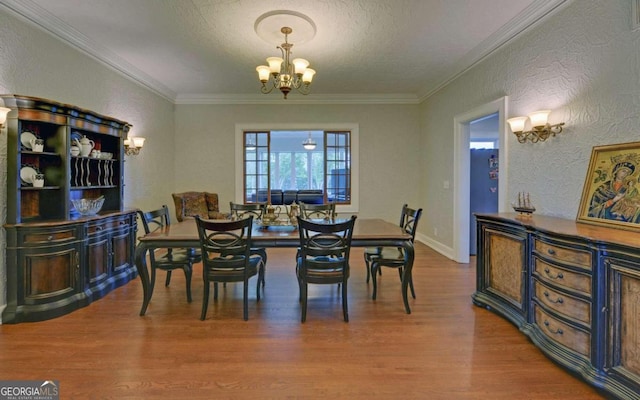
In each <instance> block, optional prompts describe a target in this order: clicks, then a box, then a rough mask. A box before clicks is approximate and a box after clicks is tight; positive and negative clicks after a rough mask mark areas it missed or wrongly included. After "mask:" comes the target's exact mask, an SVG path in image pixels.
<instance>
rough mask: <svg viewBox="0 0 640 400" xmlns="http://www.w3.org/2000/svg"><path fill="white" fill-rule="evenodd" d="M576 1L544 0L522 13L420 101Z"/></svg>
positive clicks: (427, 90)
mask: <svg viewBox="0 0 640 400" xmlns="http://www.w3.org/2000/svg"><path fill="white" fill-rule="evenodd" d="M572 1H573V0H542V1H537V2H535V3H532V4H531V5H530V6H529V7H527V8H526V9H525V10H524V11H522V12H521V13H520V14H518V16H517V17H516V18H514V19H512V20H511V21H509V22H508V23H507V24H505V25H504V26H503V27H502V28H500V29H499V30H497V31H496V32H494V33H493V34H492V35H491V36H489V37H488V38H487V39H485V40H484V41H482V43H480V44H479V45H478V46H476V47H474V48H473V49H472V50H471V51H470V52H468V53H467V54H466V55H465V56H464V57H462V58H461V59H460V60H459V61H458V62H457V63H456V65H455V66H454V67H453V68H452V70H453V71H454V72H453V73H452V74H451V75H449V76H448V77H446V78H445V79H443V80H441V81H440V82H434V83H433V84H428V85H426V86H424V87H423V90H422V91H421V92H420V93H419V94H418V98H419V101H420V102H423V101H425V100H426V99H428V98H429V97H431V96H432V95H434V94H435V93H436V92H438V91H439V90H440V89H442V88H444V87H445V86H447V85H448V84H449V83H451V82H452V81H454V80H455V79H457V78H458V77H460V76H461V75H462V74H464V73H465V72H467V71H469V70H470V69H471V68H473V67H474V66H475V65H477V64H478V63H480V62H481V61H483V60H484V59H486V58H487V57H488V56H490V55H491V54H493V53H495V52H496V51H497V50H498V49H500V48H502V47H504V46H505V45H506V44H507V43H509V42H511V41H512V40H513V39H515V38H516V37H518V36H520V35H521V34H522V33H524V32H525V31H528V30H530V29H532V28H533V27H535V26H537V25H539V24H540V23H542V21H544V20H546V19H547V18H549V17H550V16H552V15H554V14H556V13H557V12H558V11H560V10H562V9H564V8H565V7H566V6H568V5H569V3H571V2H572Z"/></svg>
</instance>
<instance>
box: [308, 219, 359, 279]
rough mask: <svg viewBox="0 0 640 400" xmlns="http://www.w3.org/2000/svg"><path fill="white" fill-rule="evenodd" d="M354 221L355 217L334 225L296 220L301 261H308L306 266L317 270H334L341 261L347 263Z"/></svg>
mask: <svg viewBox="0 0 640 400" xmlns="http://www.w3.org/2000/svg"><path fill="white" fill-rule="evenodd" d="M355 221H356V216H355V215H354V216H352V217H351V218H350V219H348V220H346V221H340V222H334V223H323V222H313V221H309V220H306V219H304V218H298V232H299V235H300V253H299V254H300V257H301V258H302V261H303V262H305V261H308V264H307V266H310V267H313V268H319V269H331V268H335V267H336V265H335V264H336V263H337V264H339V263H340V261H341V260H342V261H346V262H347V263H348V260H349V252H350V250H351V238H352V236H353V227H354V225H355ZM345 267H348V265H347V266H345Z"/></svg>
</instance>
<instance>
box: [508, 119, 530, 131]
mask: <svg viewBox="0 0 640 400" xmlns="http://www.w3.org/2000/svg"><path fill="white" fill-rule="evenodd" d="M507 122H508V123H509V127H510V128H511V132H522V131H524V124H525V122H527V117H514V118H509V119H508V120H507Z"/></svg>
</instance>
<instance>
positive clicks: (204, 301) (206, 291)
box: [200, 281, 210, 321]
mask: <svg viewBox="0 0 640 400" xmlns="http://www.w3.org/2000/svg"><path fill="white" fill-rule="evenodd" d="M209 285H210V283H209V281H205V282H204V291H203V294H202V313H200V320H201V321H204V319H205V318H206V316H207V306H208V305H209Z"/></svg>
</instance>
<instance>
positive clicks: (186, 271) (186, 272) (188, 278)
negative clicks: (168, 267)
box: [182, 264, 193, 303]
mask: <svg viewBox="0 0 640 400" xmlns="http://www.w3.org/2000/svg"><path fill="white" fill-rule="evenodd" d="M182 269H183V270H184V278H185V280H186V281H187V302H189V303H191V300H192V298H191V275H192V274H193V268H192V267H191V264H188V265H184V266H183V267H182Z"/></svg>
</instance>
